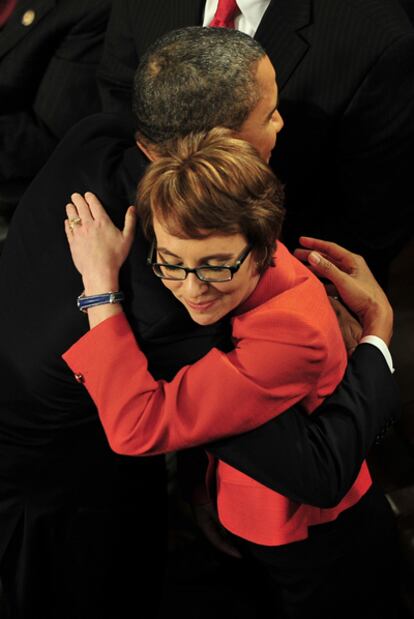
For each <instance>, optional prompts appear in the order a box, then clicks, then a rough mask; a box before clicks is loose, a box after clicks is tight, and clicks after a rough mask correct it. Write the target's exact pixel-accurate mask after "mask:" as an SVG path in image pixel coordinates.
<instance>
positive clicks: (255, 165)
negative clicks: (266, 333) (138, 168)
mask: <svg viewBox="0 0 414 619" xmlns="http://www.w3.org/2000/svg"><path fill="white" fill-rule="evenodd" d="M137 208H138V215H139V217H140V219H141V222H142V225H143V228H144V232H145V234H146V235H147V237H148V238H149V239H153V238H154V237H155V241H156V250H155V251H154V256H153V261H154V262H164V263H168V264H171V265H173V266H177V265H179V264H181V265H184V266H186V267H190V268H195V267H200V266H205V265H212V266H216V267H217V266H232V267H233V266H237V271H236V270H235V269H232V270H233V273H231V276H232V277H233V279H231V281H219V282H217V281H201V280H200V279H199V278H198V277H197V276H196V274H194V273H191V274H187V276H186V278H185V280H183V281H175V280H172V279H163V283H164V284H165V285H166V286H167V287H168V288H170V289H171V290H172V292H173V294H175V296H177V298H179V299H180V300H181V301H182V302H183V303H184V304H185V305H186V307H187V309H188V311H189V312H190V314H191V315H192V317H193V319H194V320H196V321H197V322H200V323H201V324H209V323H211V322H215V321H216V320H219V319H220V318H222V317H223V316H224V315H225V314H227V313H228V312H229V311H231V310H232V309H234V308H235V307H236V306H237V305H239V303H241V302H242V301H243V300H244V299H245V298H246V297H247V296H248V295H249V294H250V293H251V292H252V290H253V289H254V287H255V286H256V284H257V281H258V277H259V274H260V273H261V272H262V271H263V270H265V269H266V268H267V267H268V266H269V265H271V264H272V263H273V253H274V251H275V247H276V240H277V238H278V236H279V234H280V231H281V226H282V221H283V213H284V211H283V190H282V187H281V184H280V182H279V181H278V179H277V178H276V177H275V176H274V174H273V173H272V171H271V170H270V168H269V167H268V166H267V164H265V163H264V162H263V161H262V160H261V159H260V157H259V156H258V154H257V152H256V151H255V149H254V148H253V147H252V146H250V144H248V143H247V142H245V141H243V140H241V139H238V138H235V137H233V136H232V134H231V131H229V130H227V129H221V128H220V129H213V130H212V131H210V132H208V133H204V134H192V135H189V136H187V137H184V138H180V139H179V140H177V141H175V142H174V143H171V144H170V146H169V149H168V154H167V155H165V156H163V157H161V158H159V159H158V160H157V161H155V162H154V163H152V164H151V165H150V167H149V168H148V170H147V172H146V174H145V176H144V177H143V179H142V181H141V183H140V185H139V188H138V196H137ZM247 248H249V250H250V251H249V253H248V254H247V255H245V254H246V251H247ZM245 250H246V251H245ZM240 256H241V257H242V259H243V261H242V263H241V264H240V265H238V262H237V261H238V260H240ZM173 270H174V269H171V272H172V271H173ZM203 273H206V272H205V271H202V272H201V277H203ZM159 274H160V275H164V276H165V274H166V273H165V272H163V273H159ZM181 275H184V276H185V274H184V273H183V272H181ZM174 276H175V274H174ZM221 277H222V274H221V275H220V278H221ZM211 278H213V280H214V279H215V278H214V269H213V270H212V271H211V272H207V279H208V280H210V279H211ZM213 301H214V303H213ZM219 301H220V302H219ZM197 309H198V310H200V312H199V313H200V314H202V316H198V315H195V314H197V312H196V310H197ZM213 310H214V311H213Z"/></svg>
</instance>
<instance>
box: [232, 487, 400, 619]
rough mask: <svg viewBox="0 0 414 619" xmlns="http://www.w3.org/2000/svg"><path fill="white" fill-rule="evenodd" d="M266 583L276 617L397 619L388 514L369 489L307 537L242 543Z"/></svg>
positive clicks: (392, 531)
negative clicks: (281, 543) (273, 543)
mask: <svg viewBox="0 0 414 619" xmlns="http://www.w3.org/2000/svg"><path fill="white" fill-rule="evenodd" d="M242 547H243V548H244V550H245V552H246V554H247V555H248V556H249V557H250V558H251V559H252V560H253V561H254V563H255V564H256V567H257V569H260V570H262V572H263V580H264V582H266V583H267V587H266V591H264V596H266V597H267V604H266V605H267V607H268V608H269V616H273V617H277V618H278V619H313V618H315V619H316V618H317V619H345V618H346V619H349V618H350V617H355V618H358V619H359V618H361V619H394V618H396V617H398V609H397V606H398V582H399V575H398V572H399V569H400V567H399V565H400V563H399V557H398V547H397V535H396V525H395V521H394V516H393V514H392V511H391V509H390V507H389V504H388V502H387V500H386V499H385V497H384V496H383V495H382V494H381V493H380V492H379V491H378V490H377V489H375V488H374V487H372V488H371V489H370V490H369V491H368V493H367V494H366V495H365V496H364V497H363V498H362V499H361V500H360V501H359V503H358V504H357V505H355V506H353V507H352V508H350V509H348V510H346V511H345V512H343V513H342V514H340V516H339V517H338V518H337V519H336V520H335V521H334V522H330V523H327V524H323V525H317V526H314V527H310V529H309V537H308V539H306V540H304V541H300V542H294V543H292V544H287V545H284V546H275V547H267V546H261V545H257V544H252V543H250V542H245V541H244V542H242Z"/></svg>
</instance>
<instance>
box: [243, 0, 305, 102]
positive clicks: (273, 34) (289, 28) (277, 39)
mask: <svg viewBox="0 0 414 619" xmlns="http://www.w3.org/2000/svg"><path fill="white" fill-rule="evenodd" d="M311 2H312V0H271V2H270V5H269V7H268V9H267V11H266V13H265V14H264V16H263V18H262V21H261V22H260V25H259V28H258V30H257V32H256V36H255V39H257V40H258V41H259V43H260V44H261V45H262V46H263V47H264V49H265V50H266V52H267V54H268V55H269V57H270V59H271V61H272V63H273V65H274V67H275V69H276V79H277V83H278V88H279V91H281V90H282V89H283V87H284V86H285V85H286V82H287V81H288V79H289V78H290V76H291V75H292V73H293V72H294V71H295V69H296V67H297V66H298V65H299V63H300V62H301V61H302V59H303V58H304V56H305V55H306V52H307V51H308V48H309V39H308V30H309V26H310V25H311V20H312V6H311Z"/></svg>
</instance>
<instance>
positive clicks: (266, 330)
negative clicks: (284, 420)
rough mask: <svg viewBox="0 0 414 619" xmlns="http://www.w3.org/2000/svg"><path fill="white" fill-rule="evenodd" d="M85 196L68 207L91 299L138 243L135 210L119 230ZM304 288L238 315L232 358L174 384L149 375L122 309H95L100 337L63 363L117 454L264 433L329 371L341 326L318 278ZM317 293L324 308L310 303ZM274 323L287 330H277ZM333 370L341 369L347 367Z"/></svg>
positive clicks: (186, 370)
mask: <svg viewBox="0 0 414 619" xmlns="http://www.w3.org/2000/svg"><path fill="white" fill-rule="evenodd" d="M86 198H87V200H88V202H87V201H86V200H85V199H83V198H82V196H80V195H74V196H72V199H73V201H74V204H71V205H68V207H67V212H68V216H69V220H68V221H67V222H66V231H67V236H68V239H69V243H70V247H71V251H72V256H73V258H74V260H75V264H76V266H77V268H78V270H79V271H80V272H81V273H82V277H83V282H84V285H85V293H86V294H87V295H91V294H98V293H102V292H109V291H115V290H117V285H118V282H117V277H118V272H119V265H120V264H122V262H123V260H124V258H125V256H126V254H127V253H128V250H129V246H130V243H129V240H130V237H131V233H132V232H133V224H132V221H133V219H134V217H133V214H132V213H133V211H132V209H129V211H128V214H127V218H126V225H125V228H124V230H123V231H120V230H118V229H117V228H116V227H115V226H113V224H112V223H111V222H110V220H109V218H108V216H107V214H106V212H105V211H104V209H103V207H102V205H101V204H100V203H99V201H98V200H97V199H96V197H94V196H92V195H91V194H86ZM80 222H81V224H82V225H79V223H80ZM126 239H127V240H126ZM108 256H109V258H108ZM298 281H300V282H301V283H300V286H301V288H300V291H299V290H296V288H293V293H292V294H288V295H284V296H283V300H282V301H281V302H278V300H277V299H278V298H275V299H271V300H270V301H269V302H268V303H267V304H266V305H265V306H263V307H264V309H263V310H262V308H260V311H257V312H256V311H251V312H249V316H248V318H246V319H244V317H243V316H240V317H236V318H234V324H233V328H234V333H235V336H236V337H237V338H238V343H237V346H236V348H235V349H234V350H233V351H231V352H229V353H223V352H221V351H219V350H217V349H212V350H211V351H210V352H209V353H208V354H207V355H205V356H204V357H203V358H202V359H200V360H199V361H197V362H196V363H194V364H192V365H188V366H185V367H183V368H182V369H181V370H180V371H179V372H178V373H177V375H176V376H175V377H174V378H173V379H172V380H171V381H170V382H166V381H163V380H159V381H156V380H154V379H153V378H152V376H151V374H150V373H149V372H148V369H147V360H146V357H145V355H144V354H143V352H142V351H141V350H140V348H139V345H138V343H137V342H136V340H135V337H134V335H133V333H132V330H131V328H130V326H129V323H128V321H127V319H126V318H125V316H124V314H123V313H122V310H121V308H120V306H119V305H118V306H111V305H101V306H98V307H93V308H90V309H89V310H88V318H89V322H90V326H91V331H89V332H88V333H87V334H86V335H84V336H83V338H81V339H80V340H79V341H78V342H77V343H76V344H74V345H73V346H72V347H71V348H70V349H69V351H67V352H66V353H65V355H64V359H65V361H66V362H67V363H68V365H69V366H70V367H71V368H72V370H73V371H74V372H75V373H76V374H81V375H82V377H83V382H84V383H85V387H86V388H87V389H88V391H89V394H90V395H91V397H92V398H93V400H94V402H95V404H96V406H97V408H98V411H99V415H100V419H101V422H102V424H103V426H104V428H105V431H106V434H107V437H108V440H109V442H110V445H111V447H112V449H114V451H117V452H119V453H123V454H130V455H132V454H135V455H144V454H146V455H150V454H155V453H162V452H167V451H174V450H177V449H183V448H186V447H191V446H194V445H198V444H203V443H206V442H210V441H212V440H216V439H219V438H222V437H224V436H230V435H232V434H235V433H241V432H246V431H248V430H251V429H252V428H256V427H258V426H259V425H261V424H262V423H265V422H266V421H268V420H269V419H271V418H272V417H274V416H276V415H277V414H279V413H280V412H282V411H284V410H286V409H287V408H289V406H292V405H293V404H295V403H296V402H298V401H299V400H301V399H302V398H304V397H305V396H306V395H308V393H310V392H311V391H312V390H313V389H314V387H313V385H314V384H316V383H318V381H319V379H320V375H321V373H322V372H323V370H324V362H325V359H326V355H327V345H326V342H325V340H326V339H328V337H329V336H330V335H331V331H329V330H328V334H326V333H325V331H326V330H325V329H324V326H326V325H331V324H332V316H331V310H330V308H329V307H327V305H326V301H324V299H323V297H322V296H321V295H320V288H319V286H318V285H317V284H316V283H315V281H314V280H313V279H311V278H305V279H303V278H302V279H299V280H298ZM298 286H299V284H298ZM316 290H317V291H318V294H317V295H316V296H317V298H318V299H319V300H320V301H321V302H320V303H319V301H316V299H315V298H314V297H313V296H312V297H311V295H313V294H314V293H315V292H316ZM299 294H302V298H303V294H304V295H305V296H306V297H307V298H312V308H313V309H312V312H311V316H312V317H311V318H309V315H308V312H307V311H306V310H305V309H304V308H302V307H300V308H298V307H297V299H298V295H299ZM309 307H310V306H309ZM316 308H317V310H316ZM316 312H317V315H318V319H319V322H318V323H317V321H316V320H315V316H316ZM275 321H276V323H277V325H278V329H277V331H276V332H273V333H272V331H274V330H273V329H272V325H273V324H274V323H275ZM316 323H317V324H316ZM332 334H333V332H332ZM332 371H335V375H337V374H338V373H339V372H340V363H339V361H338V364H337V367H336V366H335V368H333V370H332ZM321 388H327V387H326V386H325V385H324V386H323V387H321ZM332 388H333V387H332Z"/></svg>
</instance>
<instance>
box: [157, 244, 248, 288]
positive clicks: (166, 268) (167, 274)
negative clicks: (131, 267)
mask: <svg viewBox="0 0 414 619" xmlns="http://www.w3.org/2000/svg"><path fill="white" fill-rule="evenodd" d="M250 251H251V247H250V246H249V245H248V246H247V247H246V248H245V249H243V251H242V253H241V254H240V256H239V257H238V258H237V260H236V262H235V263H234V264H233V265H231V266H223V267H219V266H217V267H215V266H211V267H209V266H206V267H196V268H195V269H189V268H188V267H182V266H176V265H175V264H165V263H163V262H153V260H154V253H155V240H154V241H153V242H152V245H151V249H150V251H149V254H148V258H147V264H148V266H150V267H152V270H153V271H154V273H155V275H156V276H157V277H160V278H161V279H172V280H176V281H183V280H185V278H186V277H187V275H188V274H189V273H194V274H195V276H196V277H198V279H200V280H201V281H202V282H229V281H230V280H231V279H233V276H234V274H235V273H237V271H238V270H239V269H240V267H241V265H242V264H243V262H244V261H245V260H246V258H247V256H248V255H249V253H250Z"/></svg>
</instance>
